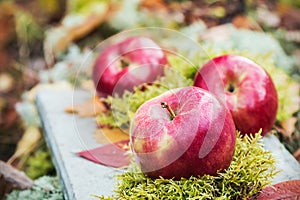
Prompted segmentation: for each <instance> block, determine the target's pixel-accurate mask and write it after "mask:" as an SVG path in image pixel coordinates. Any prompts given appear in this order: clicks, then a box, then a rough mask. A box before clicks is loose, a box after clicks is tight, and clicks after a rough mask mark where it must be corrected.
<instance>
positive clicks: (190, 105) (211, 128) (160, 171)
mask: <svg viewBox="0 0 300 200" xmlns="http://www.w3.org/2000/svg"><path fill="white" fill-rule="evenodd" d="M130 138H131V140H130V142H131V143H130V144H131V149H132V151H133V155H134V157H135V160H136V161H137V163H138V164H139V165H140V167H141V170H142V171H143V172H144V173H145V174H147V175H148V176H149V177H151V178H158V177H160V176H162V177H164V178H173V177H174V178H175V179H180V178H181V177H185V178H188V177H190V176H198V175H204V174H210V175H216V173H217V171H218V170H223V169H226V168H227V167H228V166H229V165H230V162H231V160H232V158H233V154H234V149H235V141H236V133H235V126H234V122H233V119H232V116H231V114H230V112H229V110H228V109H227V108H226V106H225V105H224V104H222V103H220V102H219V101H218V100H217V99H216V97H214V96H213V95H212V94H210V93H209V92H207V91H205V90H202V89H200V88H198V87H193V86H189V87H183V88H178V89H174V90H170V91H168V92H166V93H164V94H162V95H160V96H158V97H156V98H153V99H151V100H149V101H147V102H145V103H144V104H142V105H141V106H140V107H139V109H138V110H137V112H136V114H135V117H134V119H133V122H132V125H131V128H130Z"/></svg>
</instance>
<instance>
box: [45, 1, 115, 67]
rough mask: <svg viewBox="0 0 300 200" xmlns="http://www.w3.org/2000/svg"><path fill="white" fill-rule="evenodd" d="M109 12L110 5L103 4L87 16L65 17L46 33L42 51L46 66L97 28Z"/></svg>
mask: <svg viewBox="0 0 300 200" xmlns="http://www.w3.org/2000/svg"><path fill="white" fill-rule="evenodd" d="M109 10H110V4H109V3H107V2H103V3H101V6H98V7H97V12H91V13H90V14H87V15H72V14H69V15H66V16H65V17H64V18H63V20H62V22H61V24H60V25H59V26H57V27H54V28H52V29H50V30H49V31H48V32H47V33H46V39H45V42H44V47H45V48H44V51H45V57H46V62H47V64H48V65H50V66H51V65H53V64H54V57H55V54H56V53H59V52H63V51H65V50H66V48H67V47H68V46H69V44H70V43H71V42H73V41H75V40H77V39H79V38H81V37H83V36H85V35H86V34H88V33H89V32H91V31H92V30H94V29H95V28H96V27H97V26H99V25H100V24H101V23H102V22H103V21H104V20H105V19H106V17H107V15H108V12H109Z"/></svg>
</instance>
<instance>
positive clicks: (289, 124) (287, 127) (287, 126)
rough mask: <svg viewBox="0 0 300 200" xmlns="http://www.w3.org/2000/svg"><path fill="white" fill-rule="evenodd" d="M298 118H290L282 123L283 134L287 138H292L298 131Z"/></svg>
mask: <svg viewBox="0 0 300 200" xmlns="http://www.w3.org/2000/svg"><path fill="white" fill-rule="evenodd" d="M296 122H297V118H296V117H290V118H288V119H286V120H284V121H282V122H280V124H281V127H282V128H283V129H284V131H283V132H282V134H283V135H284V136H286V137H291V136H292V134H293V132H294V131H295V129H296V126H295V124H296Z"/></svg>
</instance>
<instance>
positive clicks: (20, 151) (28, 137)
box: [8, 126, 42, 163]
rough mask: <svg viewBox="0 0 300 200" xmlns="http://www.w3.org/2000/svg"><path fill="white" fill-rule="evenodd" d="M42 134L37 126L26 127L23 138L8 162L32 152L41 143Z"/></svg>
mask: <svg viewBox="0 0 300 200" xmlns="http://www.w3.org/2000/svg"><path fill="white" fill-rule="evenodd" d="M41 137H42V134H41V132H40V129H39V128H38V127H36V126H30V127H28V128H26V130H25V132H24V133H23V136H22V138H21V139H20V140H19V142H18V144H17V148H16V151H15V153H14V154H13V155H12V157H11V158H10V159H9V160H8V163H12V162H14V161H15V160H17V159H19V158H21V157H22V156H23V155H25V154H27V153H29V152H31V151H32V150H33V149H34V148H35V147H36V145H37V144H38V143H39V141H40V139H41Z"/></svg>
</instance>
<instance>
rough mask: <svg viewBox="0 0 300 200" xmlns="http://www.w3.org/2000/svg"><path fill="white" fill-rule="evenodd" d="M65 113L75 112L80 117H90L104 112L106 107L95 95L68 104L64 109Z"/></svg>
mask: <svg viewBox="0 0 300 200" xmlns="http://www.w3.org/2000/svg"><path fill="white" fill-rule="evenodd" d="M65 111H66V112H67V113H76V114H78V115H79V116H80V117H92V116H96V115H98V114H100V113H103V112H106V111H107V108H106V106H105V105H104V103H103V102H101V101H99V99H98V98H97V97H94V98H90V99H89V100H88V101H86V102H84V103H81V104H76V105H72V106H69V107H67V108H66V109H65Z"/></svg>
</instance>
